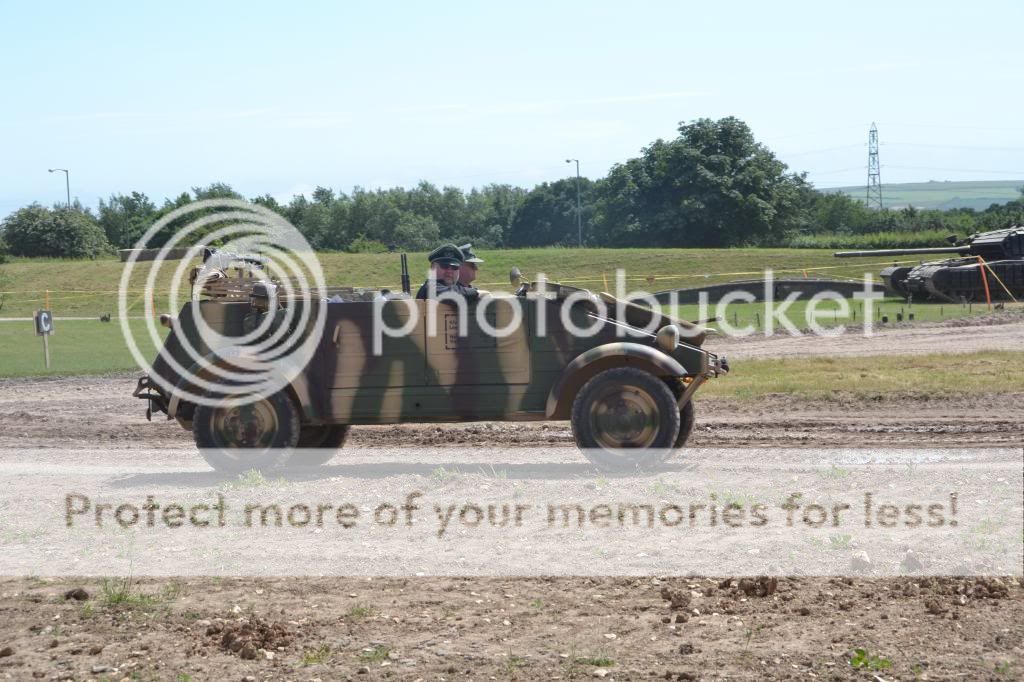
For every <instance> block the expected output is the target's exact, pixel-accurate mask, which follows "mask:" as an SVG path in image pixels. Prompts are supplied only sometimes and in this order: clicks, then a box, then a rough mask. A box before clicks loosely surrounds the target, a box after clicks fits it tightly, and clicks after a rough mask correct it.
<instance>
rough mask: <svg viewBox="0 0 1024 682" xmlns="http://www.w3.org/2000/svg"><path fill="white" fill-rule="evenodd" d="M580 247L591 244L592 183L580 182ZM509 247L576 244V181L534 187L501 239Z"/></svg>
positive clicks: (582, 180) (577, 233)
mask: <svg viewBox="0 0 1024 682" xmlns="http://www.w3.org/2000/svg"><path fill="white" fill-rule="evenodd" d="M580 196H581V197H582V207H583V210H582V211H581V215H582V217H583V220H582V223H583V236H584V243H587V244H592V243H593V238H592V226H591V219H592V217H593V213H594V205H593V196H594V183H593V182H591V181H590V180H588V179H587V178H582V179H581V181H580ZM505 241H506V243H507V244H508V245H509V246H555V245H558V246H574V245H576V244H577V243H579V229H578V226H577V223H576V179H575V178H571V179H570V178H567V179H564V180H557V181H555V182H551V183H548V182H545V183H541V184H540V185H537V186H536V187H534V188H533V189H532V190H530V193H529V194H527V195H526V197H525V198H524V199H523V201H522V203H521V204H520V205H519V207H518V209H517V210H516V212H515V214H514V216H513V218H512V221H511V224H510V225H509V230H508V234H507V235H506V238H505Z"/></svg>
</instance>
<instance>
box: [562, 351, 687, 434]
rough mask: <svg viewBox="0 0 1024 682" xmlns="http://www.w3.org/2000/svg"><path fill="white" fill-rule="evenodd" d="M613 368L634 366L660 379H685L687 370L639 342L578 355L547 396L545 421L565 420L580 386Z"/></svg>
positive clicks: (670, 358)
mask: <svg viewBox="0 0 1024 682" xmlns="http://www.w3.org/2000/svg"><path fill="white" fill-rule="evenodd" d="M614 367H636V368H637V369H642V370H645V371H647V372H650V373H651V374H654V375H655V376H659V377H681V376H686V370H685V369H684V368H683V366H682V365H681V364H679V361H678V360H676V359H675V358H673V357H670V356H668V355H666V354H665V353H662V352H661V351H660V350H658V349H657V348H652V347H650V346H644V345H641V344H639V343H628V342H617V343H606V344H604V345H603V346H598V347H596V348H591V349H590V350H588V351H587V352H585V353H581V354H580V355H578V356H576V358H574V359H573V361H572V362H570V363H569V364H568V365H566V366H565V369H564V370H562V374H561V376H560V377H559V378H558V381H557V382H555V385H554V386H552V387H551V392H550V393H548V402H547V408H546V410H545V416H546V417H547V418H548V419H568V418H569V415H570V413H571V411H572V402H573V400H575V399H576V393H577V392H578V391H579V390H580V389H581V388H583V384H585V383H587V381H589V380H590V378H591V377H593V376H594V375H595V374H597V373H598V372H603V371H604V370H606V369H612V368H614Z"/></svg>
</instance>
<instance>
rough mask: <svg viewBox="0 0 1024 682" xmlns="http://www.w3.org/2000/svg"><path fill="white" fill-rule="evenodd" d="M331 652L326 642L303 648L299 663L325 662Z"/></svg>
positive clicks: (329, 657) (314, 663) (316, 663)
mask: <svg viewBox="0 0 1024 682" xmlns="http://www.w3.org/2000/svg"><path fill="white" fill-rule="evenodd" d="M332 655H333V652H332V651H331V647H330V645H328V644H321V645H320V646H318V647H316V648H315V649H303V650H302V656H301V657H300V658H299V663H300V664H301V665H319V664H320V663H326V662H327V661H329V660H330V659H331V656H332ZM386 655H387V654H385V656H386Z"/></svg>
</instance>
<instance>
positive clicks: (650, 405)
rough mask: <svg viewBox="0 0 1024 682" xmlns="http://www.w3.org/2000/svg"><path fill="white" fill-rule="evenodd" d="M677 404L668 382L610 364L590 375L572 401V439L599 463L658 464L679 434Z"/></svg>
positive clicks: (606, 466)
mask: <svg viewBox="0 0 1024 682" xmlns="http://www.w3.org/2000/svg"><path fill="white" fill-rule="evenodd" d="M680 416H681V415H680V410H679V406H678V405H677V404H676V400H675V396H674V395H673V393H672V390H671V389H670V388H669V387H668V385H667V384H666V383H665V382H664V381H662V380H661V379H660V378H659V377H656V376H654V375H653V374H651V373H649V372H645V371H643V370H640V369H635V368H632V367H619V368H615V369H609V370H605V371H603V372H601V373H600V374H597V375H596V376H594V377H593V378H591V379H590V381H588V382H587V383H586V384H584V385H583V388H582V389H580V392H579V393H578V394H577V395H576V399H575V400H574V401H573V405H572V431H573V435H574V436H575V438H576V444H577V445H578V446H579V447H580V449H582V450H583V454H584V455H585V456H586V457H587V459H589V460H590V461H591V462H593V463H594V464H596V465H597V466H599V467H601V468H604V469H630V468H636V467H649V466H654V465H657V464H660V463H662V462H664V461H665V460H666V459H668V458H669V457H670V456H671V454H672V448H673V447H674V444H675V443H676V441H677V439H678V437H679V431H680V428H679V426H680Z"/></svg>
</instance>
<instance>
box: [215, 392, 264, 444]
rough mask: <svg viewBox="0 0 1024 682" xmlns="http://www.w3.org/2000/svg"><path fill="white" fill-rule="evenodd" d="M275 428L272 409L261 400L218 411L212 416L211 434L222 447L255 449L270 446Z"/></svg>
mask: <svg viewBox="0 0 1024 682" xmlns="http://www.w3.org/2000/svg"><path fill="white" fill-rule="evenodd" d="M277 427H278V424H277V415H276V414H275V412H274V410H273V408H272V407H271V406H270V405H269V404H268V403H267V402H266V401H265V400H261V401H259V402H256V403H250V404H248V405H240V406H237V407H230V408H222V409H218V410H217V411H216V414H215V415H214V423H213V433H214V436H215V437H216V438H217V440H219V441H220V445H222V446H224V447H234V448H257V447H267V446H269V445H270V442H271V441H272V440H273V437H274V434H275V433H276V432H277Z"/></svg>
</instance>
